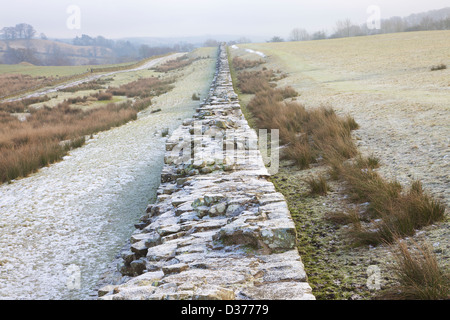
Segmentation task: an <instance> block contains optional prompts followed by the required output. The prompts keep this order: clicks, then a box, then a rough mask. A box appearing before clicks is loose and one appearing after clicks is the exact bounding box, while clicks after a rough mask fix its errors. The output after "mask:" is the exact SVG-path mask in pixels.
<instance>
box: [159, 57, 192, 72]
mask: <svg viewBox="0 0 450 320" xmlns="http://www.w3.org/2000/svg"><path fill="white" fill-rule="evenodd" d="M198 59H201V58H200V57H198V58H195V59H193V58H189V57H188V56H187V55H184V56H181V57H178V58H176V59H173V60H169V61H167V62H166V63H164V64H162V65H159V66H156V67H154V68H153V70H155V71H157V72H168V71H172V70H176V69H181V68H184V67H186V66H188V65H190V64H192V63H193V62H194V61H196V60H198Z"/></svg>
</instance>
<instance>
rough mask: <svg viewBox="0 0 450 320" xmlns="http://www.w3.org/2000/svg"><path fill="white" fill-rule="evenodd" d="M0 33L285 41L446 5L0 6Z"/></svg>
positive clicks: (18, 2) (223, 0)
mask: <svg viewBox="0 0 450 320" xmlns="http://www.w3.org/2000/svg"><path fill="white" fill-rule="evenodd" d="M0 4H1V5H0V8H1V9H0V29H1V28H2V27H5V26H13V25H15V24H17V23H21V22H24V23H29V24H31V25H33V26H34V27H35V28H36V29H37V31H38V32H39V33H40V32H44V33H45V34H46V35H47V36H48V37H60V38H63V37H64V38H72V37H75V36H76V35H81V34H83V33H84V34H89V35H91V36H97V35H103V36H105V37H107V38H113V39H114V38H121V37H133V36H142V37H144V36H154V37H170V36H174V37H179V36H199V35H230V34H231V35H242V36H248V37H251V36H267V37H268V38H269V37H272V36H275V35H278V36H281V37H287V36H288V34H289V32H290V31H291V30H292V29H293V28H297V27H298V28H305V29H307V30H308V31H310V32H313V31H318V30H324V29H325V30H327V31H329V32H332V31H333V28H334V26H335V22H336V21H337V20H342V19H345V18H350V19H351V20H352V22H354V23H358V24H362V23H365V21H366V20H367V18H368V16H369V14H367V12H366V11H367V8H368V7H369V6H370V5H378V6H379V7H380V9H381V18H389V17H391V16H402V17H404V16H407V15H409V14H412V13H419V12H424V11H428V10H433V9H441V8H444V7H447V6H449V5H450V4H449V0H426V1H424V0H347V1H339V0H335V1H333V0H315V1H304V0H258V1H256V0H252V1H246V0H184V1H181V0H147V1H146V0H128V1H124V0H122V1H118V0H109V1H107V0H97V1H94V0H70V1H67V0H38V1H36V0H9V1H5V0H0ZM69 5H77V6H78V7H79V8H80V9H81V15H80V18H81V24H80V26H81V29H79V30H70V29H68V28H67V26H66V21H67V19H68V18H69V14H68V13H67V12H66V11H67V8H68V7H69Z"/></svg>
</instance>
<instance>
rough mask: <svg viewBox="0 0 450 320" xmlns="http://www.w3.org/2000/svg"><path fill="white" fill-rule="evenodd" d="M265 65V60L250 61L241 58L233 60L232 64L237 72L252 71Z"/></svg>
mask: <svg viewBox="0 0 450 320" xmlns="http://www.w3.org/2000/svg"><path fill="white" fill-rule="evenodd" d="M263 63H264V60H262V59H259V60H249V59H242V58H239V57H235V58H233V60H232V64H233V67H234V69H235V70H237V71H239V70H244V69H251V68H254V67H257V66H259V65H261V64H263Z"/></svg>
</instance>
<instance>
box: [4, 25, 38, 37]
mask: <svg viewBox="0 0 450 320" xmlns="http://www.w3.org/2000/svg"><path fill="white" fill-rule="evenodd" d="M35 35H36V30H35V29H34V27H33V26H32V25H29V24H27V23H19V24H17V25H15V26H14V27H4V28H3V29H2V30H0V38H1V39H3V40H18V39H32V38H33V37H34V36H35Z"/></svg>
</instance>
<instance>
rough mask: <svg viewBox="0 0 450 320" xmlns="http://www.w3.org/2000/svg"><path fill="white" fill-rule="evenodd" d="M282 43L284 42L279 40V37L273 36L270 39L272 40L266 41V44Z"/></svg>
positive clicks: (281, 39)
mask: <svg viewBox="0 0 450 320" xmlns="http://www.w3.org/2000/svg"><path fill="white" fill-rule="evenodd" d="M283 41H284V39H283V38H281V37H279V36H274V37H272V39H270V40H269V41H267V42H283Z"/></svg>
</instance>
